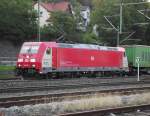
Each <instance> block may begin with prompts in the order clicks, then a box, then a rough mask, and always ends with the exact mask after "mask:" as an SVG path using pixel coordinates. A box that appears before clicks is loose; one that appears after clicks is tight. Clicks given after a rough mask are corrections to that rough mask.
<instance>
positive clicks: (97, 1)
mask: <svg viewBox="0 0 150 116" xmlns="http://www.w3.org/2000/svg"><path fill="white" fill-rule="evenodd" d="M123 2H124V3H134V2H142V1H141V0H132V1H131V0H123ZM119 4H120V0H93V6H94V7H93V9H94V10H93V12H92V15H91V20H92V25H95V24H97V25H98V29H97V31H98V33H99V38H100V39H101V41H103V42H104V43H108V45H113V46H114V45H116V43H117V42H116V41H117V31H116V30H114V29H112V27H111V25H110V24H109V23H108V22H107V21H106V19H105V18H104V16H113V15H119V13H120V11H119ZM148 8H149V5H148V4H140V5H127V6H123V15H122V16H123V25H122V27H123V32H130V33H131V32H134V31H135V32H136V33H135V34H134V35H133V36H132V37H131V39H142V40H144V41H142V42H143V43H141V42H140V44H145V41H146V38H147V37H148V35H147V34H148V31H149V28H147V27H148V25H139V23H145V22H149V21H148V20H147V19H146V18H145V17H144V16H143V15H141V14H139V13H138V12H137V10H144V9H148ZM108 19H109V20H110V21H111V23H112V24H113V25H114V26H115V27H116V28H117V27H119V21H120V20H119V16H113V17H108ZM128 35H129V33H125V34H124V33H123V34H121V36H120V40H123V39H125V37H127V36H128ZM129 43H130V42H128V41H126V42H125V43H124V44H129ZM132 44H138V42H136V41H132Z"/></svg>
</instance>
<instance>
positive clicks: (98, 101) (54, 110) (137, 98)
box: [0, 92, 150, 116]
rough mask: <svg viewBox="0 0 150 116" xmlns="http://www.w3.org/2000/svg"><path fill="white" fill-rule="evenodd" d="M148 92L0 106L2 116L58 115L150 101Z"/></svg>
mask: <svg viewBox="0 0 150 116" xmlns="http://www.w3.org/2000/svg"><path fill="white" fill-rule="evenodd" d="M149 96H150V92H149V93H142V94H133V95H123V96H119V95H108V96H96V95H93V96H91V97H89V98H80V99H75V100H65V101H61V102H51V103H45V104H36V105H25V106H21V107H17V106H13V107H10V108H0V113H1V114H2V115H4V116H58V115H59V114H62V113H68V112H69V113H70V112H79V111H88V110H95V109H104V108H111V107H113V108H115V107H122V106H132V105H140V104H146V103H147V104H149V103H150V97H149Z"/></svg>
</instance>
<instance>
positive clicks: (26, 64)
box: [17, 42, 56, 72]
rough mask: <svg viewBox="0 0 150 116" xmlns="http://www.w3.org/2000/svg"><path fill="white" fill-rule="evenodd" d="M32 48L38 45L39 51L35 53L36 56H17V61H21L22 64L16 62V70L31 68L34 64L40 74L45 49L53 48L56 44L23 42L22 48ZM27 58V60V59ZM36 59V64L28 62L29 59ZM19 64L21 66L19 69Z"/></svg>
mask: <svg viewBox="0 0 150 116" xmlns="http://www.w3.org/2000/svg"><path fill="white" fill-rule="evenodd" d="M26 45H27V46H34V45H39V46H40V47H39V50H38V52H37V54H21V53H20V54H19V55H18V59H21V58H22V59H23V62H18V61H17V67H18V68H24V69H25V68H26V69H27V68H33V67H32V65H33V64H34V65H35V69H36V70H37V71H38V72H40V71H41V69H42V58H43V55H44V52H45V50H46V48H47V47H55V46H56V43H55V42H25V43H24V44H23V45H22V47H23V46H26ZM27 56H28V58H27ZM32 58H34V59H36V62H34V63H33V62H30V59H32ZM19 64H20V65H21V66H20V67H19Z"/></svg>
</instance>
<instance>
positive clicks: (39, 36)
mask: <svg viewBox="0 0 150 116" xmlns="http://www.w3.org/2000/svg"><path fill="white" fill-rule="evenodd" d="M38 41H41V29H40V0H38Z"/></svg>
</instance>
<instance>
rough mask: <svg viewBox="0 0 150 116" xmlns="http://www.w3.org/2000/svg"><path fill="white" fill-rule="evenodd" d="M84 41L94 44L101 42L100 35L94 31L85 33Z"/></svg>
mask: <svg viewBox="0 0 150 116" xmlns="http://www.w3.org/2000/svg"><path fill="white" fill-rule="evenodd" d="M83 43H93V44H95V43H96V44H98V43H100V42H99V41H98V37H97V36H96V35H95V34H94V33H88V32H87V33H85V34H84V35H83Z"/></svg>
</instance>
